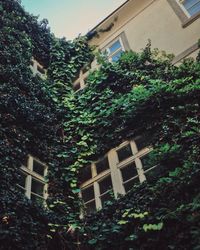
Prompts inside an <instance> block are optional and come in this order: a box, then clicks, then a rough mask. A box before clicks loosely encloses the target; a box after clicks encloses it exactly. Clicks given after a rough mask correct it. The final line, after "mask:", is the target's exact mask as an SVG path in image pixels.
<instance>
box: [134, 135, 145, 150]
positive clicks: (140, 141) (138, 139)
mask: <svg viewBox="0 0 200 250" xmlns="http://www.w3.org/2000/svg"><path fill="white" fill-rule="evenodd" d="M134 141H135V143H136V146H137V149H138V151H140V150H141V149H143V148H145V147H147V143H146V140H145V137H144V136H139V137H136V138H135V139H134Z"/></svg>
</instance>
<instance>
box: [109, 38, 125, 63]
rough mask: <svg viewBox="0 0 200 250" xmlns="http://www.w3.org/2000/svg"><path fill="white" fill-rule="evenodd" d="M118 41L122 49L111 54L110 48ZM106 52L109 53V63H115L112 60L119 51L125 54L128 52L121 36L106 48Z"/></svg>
mask: <svg viewBox="0 0 200 250" xmlns="http://www.w3.org/2000/svg"><path fill="white" fill-rule="evenodd" d="M117 41H119V43H120V45H121V47H120V48H118V49H117V50H115V51H114V52H110V47H112V45H113V44H114V43H116V42H117ZM105 51H106V52H107V56H108V60H109V62H114V61H113V60H112V57H113V56H114V55H116V54H117V53H118V52H119V51H122V52H125V51H126V50H125V47H124V44H123V41H122V38H121V36H118V37H116V38H115V39H114V40H113V41H112V42H111V43H109V44H108V45H107V46H106V50H105Z"/></svg>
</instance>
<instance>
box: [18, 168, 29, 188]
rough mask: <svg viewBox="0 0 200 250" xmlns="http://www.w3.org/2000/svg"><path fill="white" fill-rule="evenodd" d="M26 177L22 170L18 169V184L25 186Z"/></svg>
mask: <svg viewBox="0 0 200 250" xmlns="http://www.w3.org/2000/svg"><path fill="white" fill-rule="evenodd" d="M26 177H27V175H26V174H24V173H23V172H22V171H20V180H19V185H20V186H21V187H23V188H25V186H26Z"/></svg>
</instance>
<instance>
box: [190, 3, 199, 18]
mask: <svg viewBox="0 0 200 250" xmlns="http://www.w3.org/2000/svg"><path fill="white" fill-rule="evenodd" d="M187 11H188V12H189V14H190V15H191V16H193V15H195V14H196V13H198V12H200V2H199V3H197V4H196V5H194V6H192V7H191V8H189V9H188V10H187Z"/></svg>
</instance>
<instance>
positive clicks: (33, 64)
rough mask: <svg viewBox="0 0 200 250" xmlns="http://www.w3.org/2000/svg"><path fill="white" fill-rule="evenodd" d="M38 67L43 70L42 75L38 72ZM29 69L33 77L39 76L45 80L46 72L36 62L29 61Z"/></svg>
mask: <svg viewBox="0 0 200 250" xmlns="http://www.w3.org/2000/svg"><path fill="white" fill-rule="evenodd" d="M38 67H39V68H41V69H43V70H44V74H42V73H41V72H40V71H39V70H38ZM30 69H31V71H32V72H33V75H34V76H35V75H39V76H40V77H41V78H42V79H46V78H47V70H46V69H44V67H43V66H42V65H41V64H40V63H39V62H38V61H36V60H35V59H34V58H32V59H31V65H30Z"/></svg>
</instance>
